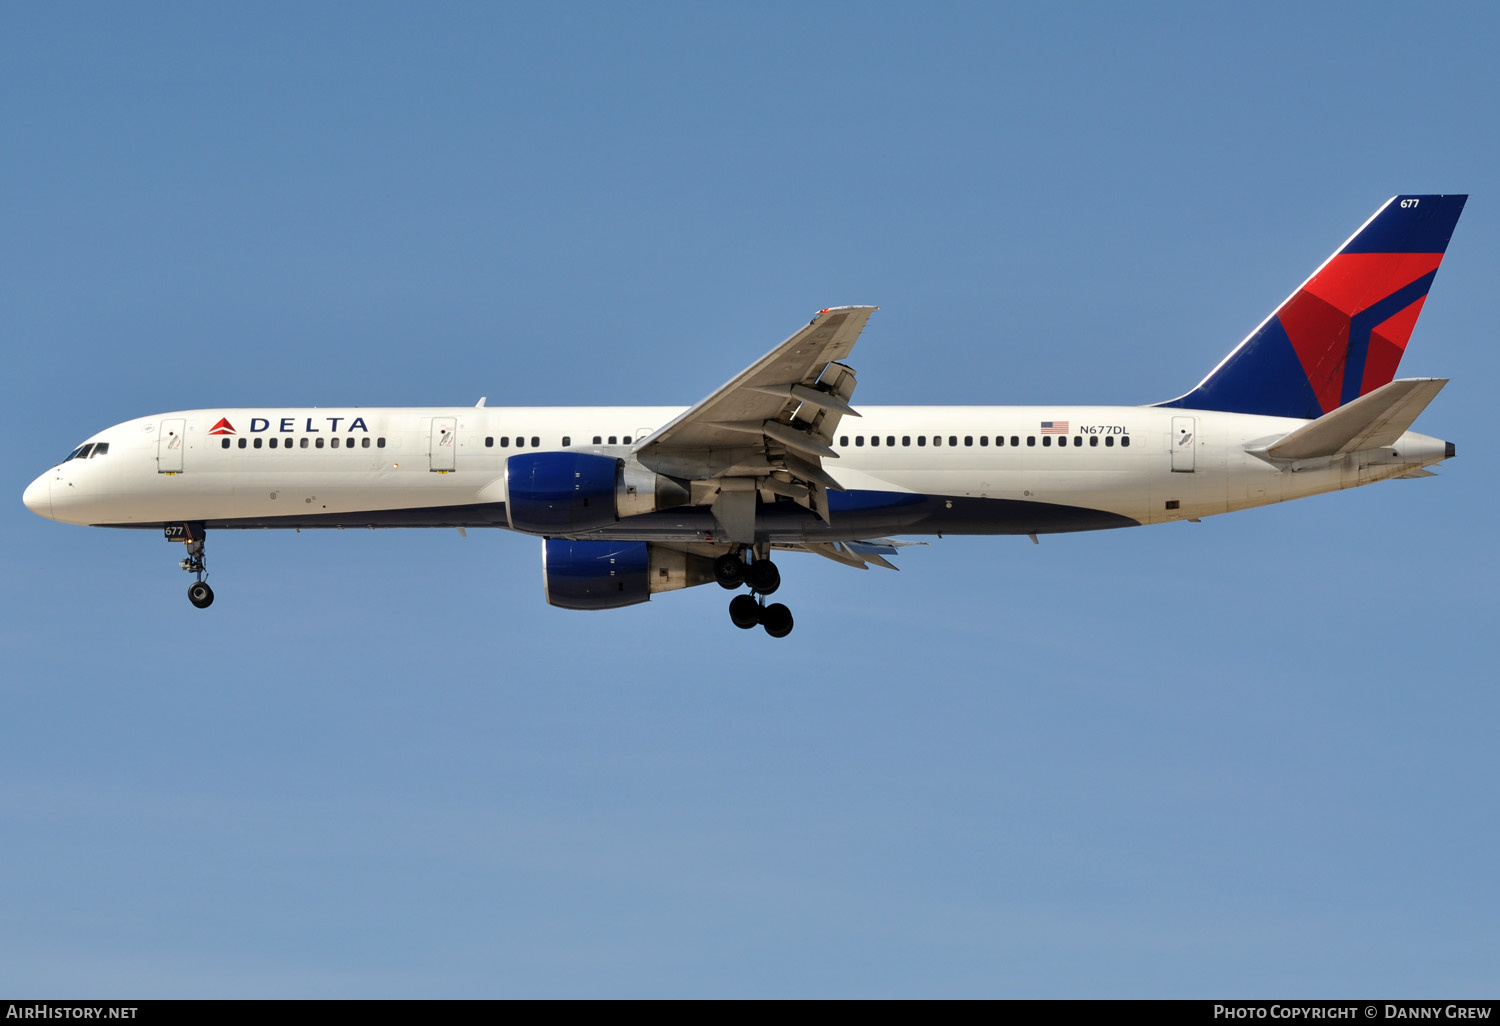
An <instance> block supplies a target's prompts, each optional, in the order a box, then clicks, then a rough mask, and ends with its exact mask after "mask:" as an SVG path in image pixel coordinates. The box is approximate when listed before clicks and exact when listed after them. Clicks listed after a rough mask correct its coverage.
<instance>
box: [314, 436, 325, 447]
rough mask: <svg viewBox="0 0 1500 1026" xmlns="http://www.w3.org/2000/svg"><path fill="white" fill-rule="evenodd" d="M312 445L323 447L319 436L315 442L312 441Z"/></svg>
mask: <svg viewBox="0 0 1500 1026" xmlns="http://www.w3.org/2000/svg"><path fill="white" fill-rule="evenodd" d="M313 445H314V446H316V447H317V448H319V449H321V448H323V439H321V438H320V439H318V440H317V441H316V442H314V443H313Z"/></svg>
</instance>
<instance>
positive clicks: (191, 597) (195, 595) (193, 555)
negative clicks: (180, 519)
mask: <svg viewBox="0 0 1500 1026" xmlns="http://www.w3.org/2000/svg"><path fill="white" fill-rule="evenodd" d="M163 533H164V534H165V535H166V537H167V541H180V542H183V543H184V544H186V545H187V558H186V559H184V560H182V561H181V562H180V563H178V564H177V565H178V566H180V567H182V569H184V570H186V571H187V572H188V573H190V574H196V575H197V576H198V579H197V580H196V581H194V582H193V583H192V584H190V585H188V601H189V602H191V603H192V604H193V605H195V606H197V607H198V608H199V609H207V608H208V607H209V606H211V605H213V602H214V590H213V589H212V588H210V587H209V586H208V585H207V584H206V583H205V582H204V580H203V578H204V577H205V576H207V574H208V568H207V566H205V565H204V562H203V536H204V534H205V533H206V532H205V531H204V529H203V525H202V524H167V525H166V526H165V527H164V529H163Z"/></svg>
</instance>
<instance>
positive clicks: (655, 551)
mask: <svg viewBox="0 0 1500 1026" xmlns="http://www.w3.org/2000/svg"><path fill="white" fill-rule="evenodd" d="M713 579H714V563H713V560H712V559H711V558H710V557H708V556H699V555H696V554H694V553H691V552H683V551H682V550H681V549H672V548H665V547H663V546H660V545H652V544H650V543H648V542H611V541H570V540H568V539H566V538H548V539H547V540H546V541H544V542H542V585H543V587H544V588H545V589H546V594H547V601H548V603H550V604H551V605H554V606H561V607H562V608H564V609H618V608H619V607H621V606H633V605H636V604H637V603H640V602H646V601H648V600H649V599H650V598H651V596H652V595H654V594H656V593H657V592H659V591H675V590H677V589H678V588H691V587H693V586H695V585H699V584H707V583H708V582H709V581H711V580H713Z"/></svg>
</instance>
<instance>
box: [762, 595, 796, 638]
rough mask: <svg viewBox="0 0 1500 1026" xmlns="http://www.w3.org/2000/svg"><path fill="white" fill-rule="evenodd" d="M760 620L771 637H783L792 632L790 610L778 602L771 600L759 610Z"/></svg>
mask: <svg viewBox="0 0 1500 1026" xmlns="http://www.w3.org/2000/svg"><path fill="white" fill-rule="evenodd" d="M760 622H761V626H763V627H765V629H766V633H767V634H769V635H770V636H771V637H773V638H784V637H786V636H787V635H788V634H790V633H792V611H791V610H790V609H788V608H787V607H786V606H784V605H782V604H781V603H780V602H773V603H772V604H771V605H769V606H767V607H766V608H765V609H763V610H761V613H760Z"/></svg>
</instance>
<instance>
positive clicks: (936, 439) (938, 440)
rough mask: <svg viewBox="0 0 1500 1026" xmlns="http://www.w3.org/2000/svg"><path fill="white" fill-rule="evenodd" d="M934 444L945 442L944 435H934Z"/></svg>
mask: <svg viewBox="0 0 1500 1026" xmlns="http://www.w3.org/2000/svg"><path fill="white" fill-rule="evenodd" d="M932 444H933V445H942V444H943V436H942V435H933V436H932Z"/></svg>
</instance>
